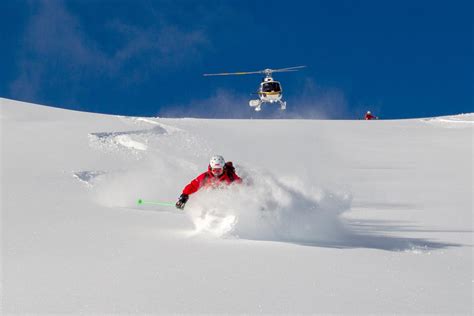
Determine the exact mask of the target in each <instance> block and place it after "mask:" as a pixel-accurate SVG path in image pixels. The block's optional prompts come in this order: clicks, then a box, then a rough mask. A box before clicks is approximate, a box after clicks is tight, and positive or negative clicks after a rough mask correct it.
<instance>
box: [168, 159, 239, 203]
mask: <svg viewBox="0 0 474 316" xmlns="http://www.w3.org/2000/svg"><path fill="white" fill-rule="evenodd" d="M233 182H235V183H241V182H242V179H241V178H240V177H239V176H238V175H237V174H236V173H235V168H234V166H233V165H232V162H230V161H228V162H225V160H224V158H223V157H222V156H213V157H212V158H211V160H210V161H209V166H208V167H207V171H206V172H204V173H202V174H200V175H199V176H198V177H197V178H196V179H194V180H192V181H191V182H190V183H189V184H188V185H187V186H185V187H184V189H183V193H182V194H181V196H180V197H179V199H178V202H176V207H177V208H179V209H183V208H184V206H185V205H186V202H187V201H188V199H189V195H191V194H193V193H194V192H196V191H198V190H199V189H201V188H217V187H219V186H221V185H229V184H231V183H233Z"/></svg>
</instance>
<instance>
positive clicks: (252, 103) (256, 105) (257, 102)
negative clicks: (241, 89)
mask: <svg viewBox="0 0 474 316" xmlns="http://www.w3.org/2000/svg"><path fill="white" fill-rule="evenodd" d="M249 105H250V106H251V107H254V108H255V111H257V112H259V111H261V110H262V108H261V105H262V101H260V100H250V101H249Z"/></svg>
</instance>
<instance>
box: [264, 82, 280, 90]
mask: <svg viewBox="0 0 474 316" xmlns="http://www.w3.org/2000/svg"><path fill="white" fill-rule="evenodd" d="M280 91H281V88H280V84H279V83H278V82H266V83H264V84H263V85H262V92H280Z"/></svg>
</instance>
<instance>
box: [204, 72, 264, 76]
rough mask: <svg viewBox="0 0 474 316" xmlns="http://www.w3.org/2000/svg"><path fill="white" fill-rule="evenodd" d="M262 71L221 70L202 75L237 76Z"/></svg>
mask: <svg viewBox="0 0 474 316" xmlns="http://www.w3.org/2000/svg"><path fill="white" fill-rule="evenodd" d="M261 73H262V71H241V72H221V73H217V74H203V76H205V77H208V76H238V75H251V74H261Z"/></svg>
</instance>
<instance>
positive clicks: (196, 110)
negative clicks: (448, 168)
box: [0, 0, 474, 119]
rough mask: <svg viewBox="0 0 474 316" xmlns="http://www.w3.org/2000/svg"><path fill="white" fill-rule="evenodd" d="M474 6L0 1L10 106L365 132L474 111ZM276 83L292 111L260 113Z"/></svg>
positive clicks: (2, 79) (1, 78)
mask: <svg viewBox="0 0 474 316" xmlns="http://www.w3.org/2000/svg"><path fill="white" fill-rule="evenodd" d="M473 9H474V7H473V1H470V0H468V1H463V0H458V1H416V0H413V1H408V0H401V1H389V0H387V1H380V0H377V1H375V0H364V1H355V0H354V1H343V0H333V1H331V0H326V1H317V0H312V1H309V0H308V1H295V0H293V1H277V0H273V1H254V0H252V1H223V0H222V1H208V0H199V1H191V0H186V1H184V0H174V1H154V0H153V1H152V0H146V1H145V0H143V1H141V0H138V1H131V0H128V1H125V0H121V1H112V0H108V1H92V0H80V1H79V0H70V1H56V0H55V1H39V0H35V1H20V0H6V1H1V2H0V12H1V19H0V29H1V33H2V41H0V50H1V52H2V59H1V71H0V95H1V96H2V97H6V98H12V99H16V100H22V101H27V102H34V103H40V104H46V105H51V106H56V107H61V108H68V109H75V110H81V111H91V112H100V113H110V114H122V115H139V116H163V117H171V116H173V117H182V116H186V117H210V118H213V117H220V118H275V117H282V118H299V117H305V118H333V119H358V118H360V117H362V116H363V114H364V113H365V111H366V110H372V112H374V113H375V114H376V115H379V116H380V117H381V118H387V119H395V118H413V117H427V116H437V115H446V114H456V113H465V112H473V111H474V109H473V91H474V90H473V88H474V84H473V79H474V78H473V70H474V67H473V60H474V59H473V55H474V54H473V45H474V44H473V35H474V34H473V17H474V13H473V12H474V10H473ZM298 65H306V66H307V68H306V69H304V70H303V71H300V72H295V73H282V74H275V78H276V79H278V80H279V81H280V82H281V83H282V85H283V89H284V93H285V94H284V97H285V99H286V100H287V102H288V110H287V111H286V113H284V114H280V113H279V111H278V110H277V108H278V107H277V106H275V105H273V106H272V105H269V106H266V107H264V108H263V111H262V112H261V113H255V112H254V111H253V110H252V109H251V108H250V107H249V106H248V100H249V99H250V98H252V95H251V93H252V92H254V91H256V89H257V87H258V84H259V82H260V80H261V77H260V76H259V75H252V76H229V77H203V76H202V74H203V73H209V72H231V71H253V70H260V69H264V68H280V67H290V66H298Z"/></svg>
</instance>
